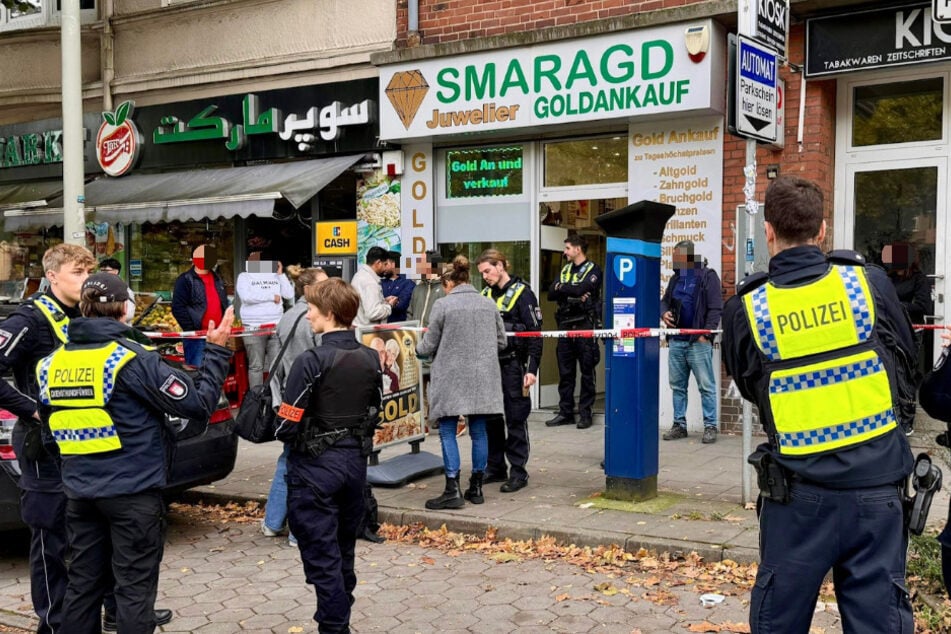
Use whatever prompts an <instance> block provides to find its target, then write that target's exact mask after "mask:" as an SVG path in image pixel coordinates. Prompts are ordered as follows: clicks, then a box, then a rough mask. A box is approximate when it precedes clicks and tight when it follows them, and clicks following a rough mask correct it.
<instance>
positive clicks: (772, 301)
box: [723, 177, 916, 634]
mask: <svg viewBox="0 0 951 634" xmlns="http://www.w3.org/2000/svg"><path fill="white" fill-rule="evenodd" d="M765 220H766V242H767V248H768V250H769V254H770V256H771V259H770V262H769V273H768V274H765V273H763V274H756V275H754V276H751V277H748V278H746V279H745V280H744V281H743V282H742V283H740V284H739V285H738V286H737V294H736V296H735V297H733V298H731V299H730V301H729V302H727V304H726V306H725V308H724V312H723V330H724V332H723V360H724V363H725V364H726V367H727V370H728V371H729V373H730V375H731V376H732V377H733V379H734V380H735V381H736V384H737V386H738V387H739V389H740V392H741V393H742V394H743V396H744V398H746V399H747V400H749V401H752V402H754V403H756V405H757V406H758V407H759V415H760V421H761V422H762V423H763V426H764V428H765V430H766V433H767V442H766V443H765V444H763V445H761V446H760V447H759V448H758V449H757V451H756V452H755V453H754V454H753V455H751V456H750V462H751V463H753V464H754V466H755V467H756V469H757V474H758V476H759V483H760V498H759V519H760V561H761V563H760V568H759V572H758V574H757V579H756V585H755V587H754V588H753V593H752V600H751V602H750V624H751V628H752V632H753V633H754V634H763V633H765V632H783V633H796V632H801V633H803V634H805V633H807V632H808V631H809V627H810V623H811V621H812V615H813V611H814V608H815V605H816V600H817V599H818V595H819V588H820V586H821V585H822V580H823V578H824V577H825V575H826V573H827V572H828V571H829V569H832V571H833V577H834V579H835V591H836V597H837V599H838V604H839V611H840V613H841V615H842V624H843V628H844V631H845V632H846V633H847V634H849V633H855V634H858V633H861V634H875V633H881V634H893V633H895V632H911V631H913V623H912V612H911V605H910V603H909V600H908V594H907V591H906V590H905V579H904V577H905V550H906V545H907V534H906V530H905V526H904V518H903V511H902V494H901V491H900V485H901V484H902V482H903V480H904V479H905V478H906V477H907V476H908V474H909V473H910V472H911V469H912V465H913V458H912V455H911V451H910V449H909V446H908V442H907V440H906V438H905V435H904V434H903V433H901V431H900V429H899V426H898V420H897V413H896V412H897V405H898V394H899V386H900V383H901V382H904V381H908V380H909V379H910V377H911V376H913V375H912V374H911V372H912V371H913V366H912V365H911V364H913V363H914V360H915V358H916V357H915V344H914V340H913V335H912V328H911V323H910V322H909V320H908V317H907V315H906V314H905V311H904V310H903V309H902V306H901V303H900V302H899V301H898V297H897V296H896V295H895V290H894V287H893V286H892V284H891V282H890V281H889V280H888V277H887V276H886V274H885V272H884V271H882V270H881V269H879V268H877V267H874V266H866V265H865V260H864V258H863V257H862V256H861V255H859V254H858V253H855V252H852V251H833V252H832V253H830V254H829V255H828V256H826V255H825V254H823V252H822V251H821V250H820V248H819V247H820V245H821V244H822V242H823V240H824V239H825V235H826V230H825V221H824V220H823V196H822V192H821V190H820V189H819V188H818V187H817V186H816V185H815V184H814V183H811V182H809V181H806V180H803V179H800V178H792V177H782V178H779V179H777V180H775V181H773V183H772V184H771V185H770V187H769V189H767V191H766V203H765Z"/></svg>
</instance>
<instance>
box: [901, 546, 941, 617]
mask: <svg viewBox="0 0 951 634" xmlns="http://www.w3.org/2000/svg"><path fill="white" fill-rule="evenodd" d="M936 537H937V536H936V535H935V533H934V532H928V533H925V534H924V535H920V536H919V535H912V536H911V539H910V540H909V542H908V572H907V577H906V578H907V580H908V589H909V591H910V592H911V595H912V598H913V604H914V608H915V622H916V625H917V628H916V631H919V632H925V633H929V634H930V633H932V632H933V633H935V634H937V633H942V634H943V633H946V632H951V610H948V609H947V606H948V605H949V602H948V599H947V596H946V592H945V587H944V580H943V578H942V575H941V544H939V543H938V540H937V539H936Z"/></svg>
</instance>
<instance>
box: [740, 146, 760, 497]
mask: <svg viewBox="0 0 951 634" xmlns="http://www.w3.org/2000/svg"><path fill="white" fill-rule="evenodd" d="M755 162H756V141H754V140H753V139H747V140H746V163H745V165H752V164H753V163H755ZM755 226H756V223H754V222H753V216H752V215H751V214H750V213H749V212H747V214H746V236H747V238H750V237H753V229H754V227H755ZM736 251H737V257H739V248H737V250H736ZM752 267H753V263H752V262H747V263H746V273H747V274H749V273H752ZM751 453H753V404H752V403H750V402H749V401H748V400H746V399H745V398H744V399H743V455H742V456H741V457H740V458H741V462H740V469H741V470H742V474H743V478H742V479H743V504H748V503H749V502H752V501H753V499H754V498H753V475H752V473H751V470H752V467H751V466H750V465H749V464H748V463H747V462H746V457H747V456H749V455H750V454H751Z"/></svg>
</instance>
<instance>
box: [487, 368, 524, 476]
mask: <svg viewBox="0 0 951 634" xmlns="http://www.w3.org/2000/svg"><path fill="white" fill-rule="evenodd" d="M499 369H500V370H501V371H502V397H503V400H504V405H505V416H504V418H503V417H502V416H492V417H489V419H488V420H487V422H486V435H487V436H488V438H489V461H488V466H487V467H486V473H488V474H490V475H495V476H505V475H506V473H507V472H508V477H511V478H513V479H520V480H525V479H527V478H528V472H527V471H526V470H525V465H526V464H527V463H528V454H529V451H530V449H531V445H530V443H529V441H528V415H529V414H530V413H531V411H532V399H531V398H530V397H528V396H522V382H523V381H524V377H525V375H524V372H523V370H522V364H521V363H519V361H518V359H516V358H511V359H504V360H502V361H500V368H499ZM506 459H508V464H509V465H510V467H511V471H509V470H508V469H506V467H505V461H506Z"/></svg>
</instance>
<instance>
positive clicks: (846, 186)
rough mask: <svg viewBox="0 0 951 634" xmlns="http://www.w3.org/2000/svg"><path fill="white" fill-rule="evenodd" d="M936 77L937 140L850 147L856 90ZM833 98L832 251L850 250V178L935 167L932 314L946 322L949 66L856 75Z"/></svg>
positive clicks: (950, 258) (950, 270)
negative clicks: (939, 82) (939, 93)
mask: <svg viewBox="0 0 951 634" xmlns="http://www.w3.org/2000/svg"><path fill="white" fill-rule="evenodd" d="M935 77H940V78H942V79H943V81H944V95H943V100H944V108H943V113H944V120H943V122H942V131H941V137H942V138H940V139H935V140H932V141H920V142H913V143H900V144H899V143H896V144H886V145H873V146H865V147H855V146H853V145H852V111H853V95H854V92H855V88H856V87H859V86H863V85H874V84H886V83H892V82H904V81H913V80H916V79H926V78H935ZM837 88H838V92H837V98H836V112H837V116H836V157H837V160H836V163H835V192H834V196H833V200H834V207H833V209H834V210H836V211H835V213H833V248H835V249H852V248H854V241H853V240H854V235H855V200H854V198H853V196H852V192H853V191H854V188H855V175H856V173H861V172H874V171H884V170H898V169H913V168H920V167H936V168H937V170H938V179H937V181H938V182H937V187H938V191H937V193H936V201H937V209H936V210H935V216H936V217H935V231H936V235H935V271H934V276H933V277H934V283H935V287H934V299H935V303H934V314H935V315H943V316H945V317H944V319H943V320H941V321H942V323H947V321H948V320H949V319H951V315H948V312H947V309H946V307H947V306H948V304H949V302H948V298H947V292H948V291H949V290H951V286H949V284H948V280H947V279H946V277H947V276H948V275H949V274H951V249H949V248H948V245H947V243H948V240H949V238H951V227H949V223H948V203H947V197H948V181H949V179H951V169H949V168H951V160H949V156H951V151H949V146H948V142H949V139H951V134H949V131H951V116H949V113H951V65H949V64H936V65H935V66H933V67H931V66H929V67H926V68H923V69H922V70H919V71H909V69H908V68H903V69H902V70H901V71H900V72H896V71H883V72H871V73H860V74H857V75H855V76H854V78H852V77H844V78H842V79H839V81H838V86H837ZM940 342H941V340H940V338H938V337H935V349H934V351H933V353H934V355H935V357H936V356H937V355H938V354H940Z"/></svg>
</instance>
